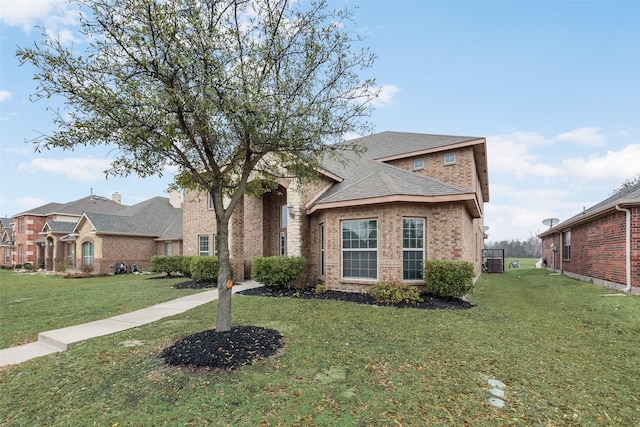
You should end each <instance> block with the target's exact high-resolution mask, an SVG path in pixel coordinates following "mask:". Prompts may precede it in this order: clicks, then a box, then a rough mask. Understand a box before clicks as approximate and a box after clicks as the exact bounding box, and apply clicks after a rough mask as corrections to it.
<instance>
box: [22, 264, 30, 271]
mask: <svg viewBox="0 0 640 427" xmlns="http://www.w3.org/2000/svg"><path fill="white" fill-rule="evenodd" d="M22 268H24V269H25V270H33V264H31V263H30V262H25V263H24V264H23V265H22Z"/></svg>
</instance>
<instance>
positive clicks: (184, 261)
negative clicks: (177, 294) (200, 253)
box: [180, 255, 198, 277]
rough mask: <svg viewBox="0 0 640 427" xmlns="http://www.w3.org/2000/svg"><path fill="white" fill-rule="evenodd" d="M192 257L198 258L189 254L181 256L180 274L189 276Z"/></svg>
mask: <svg viewBox="0 0 640 427" xmlns="http://www.w3.org/2000/svg"><path fill="white" fill-rule="evenodd" d="M194 258H198V257H195V256H190V255H184V256H182V258H181V264H180V268H181V271H182V274H184V275H185V276H189V277H191V261H192V260H193V259H194Z"/></svg>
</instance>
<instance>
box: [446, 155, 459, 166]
mask: <svg viewBox="0 0 640 427" xmlns="http://www.w3.org/2000/svg"><path fill="white" fill-rule="evenodd" d="M455 162H456V153H447V154H445V155H444V164H445V165H452V164H454V163H455Z"/></svg>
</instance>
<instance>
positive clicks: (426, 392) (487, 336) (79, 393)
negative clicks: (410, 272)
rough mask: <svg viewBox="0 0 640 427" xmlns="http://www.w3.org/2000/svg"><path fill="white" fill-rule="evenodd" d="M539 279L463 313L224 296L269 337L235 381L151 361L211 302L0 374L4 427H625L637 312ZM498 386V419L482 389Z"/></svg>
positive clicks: (479, 297) (209, 315) (634, 406)
mask: <svg viewBox="0 0 640 427" xmlns="http://www.w3.org/2000/svg"><path fill="white" fill-rule="evenodd" d="M609 293H611V291H610V290H608V289H602V288H598V287H596V286H593V285H589V284H586V283H581V282H578V281H575V280H572V279H569V278H566V277H562V276H552V275H549V274H548V272H546V271H543V270H534V269H521V270H515V271H514V270H509V271H507V272H506V273H505V274H500V275H497V274H496V275H484V276H482V277H481V279H480V281H479V283H478V286H477V289H476V291H475V293H474V294H473V295H472V296H471V298H470V299H471V301H472V302H474V303H475V304H477V307H475V308H472V309H469V310H412V309H399V308H391V307H378V306H369V305H362V304H354V303H349V302H341V301H318V300H304V299H289V298H264V297H257V296H242V295H236V296H234V297H233V298H234V299H233V301H234V302H233V313H234V314H233V316H234V323H235V324H237V325H259V326H261V327H265V328H271V329H275V330H277V331H279V332H280V333H281V334H282V335H283V337H284V341H285V343H286V345H285V348H284V350H283V351H282V354H280V355H279V356H278V357H277V358H272V359H267V360H263V361H261V362H257V363H255V364H253V365H251V366H244V367H242V368H240V369H238V370H236V371H222V372H220V371H197V372H193V371H186V370H181V369H177V368H168V367H167V366H165V365H164V363H163V360H162V359H161V358H160V357H159V354H160V352H161V351H162V349H163V348H166V347H167V346H168V345H170V344H172V343H173V342H175V341H176V340H178V339H179V338H181V337H184V336H186V335H189V334H193V333H196V332H200V331H203V330H207V329H210V328H211V327H212V326H213V324H212V323H213V319H214V318H215V303H212V304H206V305H203V306H200V307H198V308H196V309H193V310H191V311H189V312H186V313H184V314H181V315H177V316H174V317H171V318H167V319H164V320H160V321H158V322H155V323H153V324H150V325H147V326H144V327H141V328H137V329H134V330H128V331H124V332H122V333H119V334H116V335H112V336H107V337H103V338H97V339H94V340H90V341H88V342H86V343H83V344H80V345H78V346H76V347H73V348H72V349H70V350H68V351H66V352H63V353H58V354H54V355H50V356H47V357H43V358H39V359H34V360H32V361H29V362H26V363H24V364H22V365H19V366H14V367H8V368H5V369H3V370H1V371H0V386H1V388H2V393H0V423H3V424H5V425H8V426H19V425H29V426H31V425H89V424H94V423H95V424H96V425H116V424H117V425H119V426H138V425H201V426H206V425H210V426H214V425H215V426H260V425H272V426H276V425H281V426H310V425H318V426H337V425H362V426H390V425H403V426H424V425H435V426H437V425H442V426H452V425H464V424H465V423H467V424H468V425H482V426H503V425H521V426H531V425H541V426H542V425H544V426H547V425H549V426H555V425H557V426H567V425H569V426H571V425H574V426H585V425H607V426H609V425H620V426H626V425H629V426H632V425H637V424H638V423H639V422H640V402H638V400H637V399H638V394H637V390H638V389H637V384H638V380H640V378H639V377H638V376H639V375H638V369H637V367H638V366H640V356H639V355H638V351H637V349H638V348H639V347H640V346H639V345H640V298H636V297H603V296H601V295H602V294H609ZM488 378H496V379H499V380H500V381H502V382H504V383H505V384H506V388H505V397H504V400H505V403H506V406H505V407H504V408H502V409H498V408H495V407H493V406H491V405H489V404H488V403H487V400H488V398H489V397H491V395H490V394H489V388H490V386H489V385H488V382H487V379H488Z"/></svg>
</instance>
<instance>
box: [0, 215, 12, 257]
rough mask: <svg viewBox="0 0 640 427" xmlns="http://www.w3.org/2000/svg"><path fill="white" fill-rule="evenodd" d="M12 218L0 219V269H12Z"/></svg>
mask: <svg viewBox="0 0 640 427" xmlns="http://www.w3.org/2000/svg"><path fill="white" fill-rule="evenodd" d="M13 239H14V237H13V218H0V267H12V266H13V264H12V261H11V257H12V254H13V247H14V246H13Z"/></svg>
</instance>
